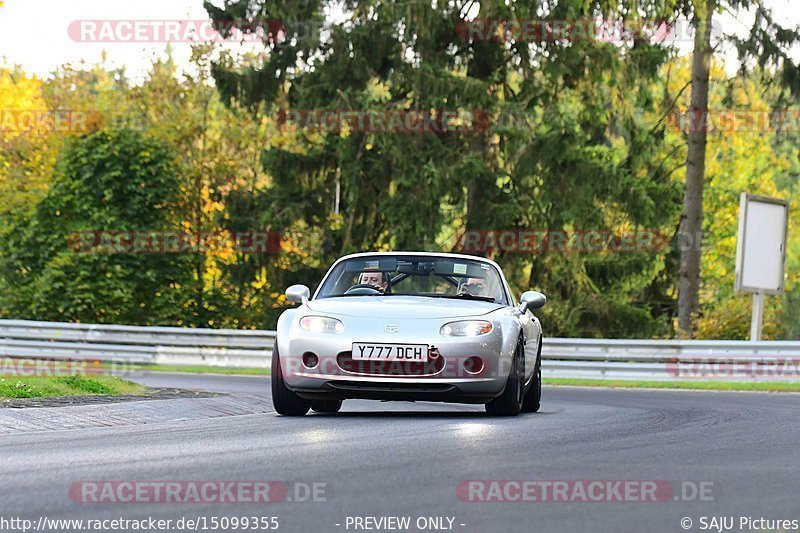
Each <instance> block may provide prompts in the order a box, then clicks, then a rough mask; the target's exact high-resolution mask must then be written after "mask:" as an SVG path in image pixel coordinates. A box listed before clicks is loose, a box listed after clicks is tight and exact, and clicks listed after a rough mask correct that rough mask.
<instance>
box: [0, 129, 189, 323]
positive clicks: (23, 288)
mask: <svg viewBox="0 0 800 533" xmlns="http://www.w3.org/2000/svg"><path fill="white" fill-rule="evenodd" d="M179 186H180V182H179V177H178V175H177V169H176V166H175V162H174V154H173V153H171V152H170V151H169V149H167V148H166V147H164V145H163V144H161V143H159V142H156V141H154V140H152V139H147V138H145V137H143V136H142V135H141V134H139V133H137V132H135V131H131V130H127V129H121V130H115V131H111V132H107V131H100V132H96V133H93V134H88V135H85V136H80V137H76V138H74V139H72V140H71V141H70V142H69V144H68V147H67V148H66V150H65V151H64V153H63V154H62V158H61V160H60V161H59V164H58V166H57V168H56V177H55V178H54V180H53V183H52V185H51V186H50V188H49V190H48V192H47V194H46V195H45V196H44V198H43V199H42V200H41V202H39V203H38V205H36V208H35V210H34V212H33V214H32V216H31V217H30V218H29V219H28V218H26V217H22V216H21V217H20V218H19V219H18V220H16V221H15V223H14V226H13V228H12V231H10V232H9V234H8V236H7V239H6V240H5V241H4V242H3V243H2V246H3V254H2V264H1V265H0V266H1V267H2V273H3V276H2V282H3V285H4V287H3V290H2V291H0V294H2V297H3V301H2V307H3V308H5V309H7V310H8V313H10V314H11V315H12V316H22V317H25V318H29V319H35V320H63V321H77V322H101V323H117V324H143V325H150V324H158V323H160V322H162V321H167V322H170V323H180V321H181V315H182V312H183V309H184V307H185V299H186V295H185V292H184V291H182V290H181V286H182V285H184V284H186V283H187V282H188V281H189V280H190V279H191V269H190V264H189V263H188V262H187V261H186V260H185V258H184V257H182V256H168V255H163V254H142V253H131V252H130V251H126V250H125V249H123V251H122V252H121V253H120V252H119V249H117V248H110V249H109V248H105V249H103V248H100V247H95V245H96V244H110V243H104V242H103V240H102V239H103V237H102V236H105V235H108V233H107V232H110V231H120V232H132V231H137V230H138V231H146V232H159V231H175V230H177V229H178V221H177V220H176V217H175V199H176V198H178V197H179ZM94 232H103V233H101V234H100V235H101V237H100V240H99V241H98V242H94V241H93V239H91V238H87V237H86V236H87V235H92V234H93V233H94ZM81 242H83V243H88V244H80V243H81ZM111 246H114V245H113V244H111Z"/></svg>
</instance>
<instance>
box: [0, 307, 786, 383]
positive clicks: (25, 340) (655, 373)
mask: <svg viewBox="0 0 800 533" xmlns="http://www.w3.org/2000/svg"><path fill="white" fill-rule="evenodd" d="M274 340H275V332H274V331H256V330H233V329H191V328H174V327H140V326H118V325H100V324H72V323H63V322H35V321H27V320H0V357H14V358H43V359H92V360H100V361H118V362H120V361H122V362H126V363H145V364H164V365H203V366H219V367H234V368H237V367H238V368H243V367H251V368H267V367H269V365H270V362H271V355H272V343H273V341H274ZM542 357H543V359H544V361H545V364H544V365H543V373H544V376H545V377H564V378H589V379H647V380H676V379H695V380H697V379H709V380H719V379H727V380H736V381H774V380H788V381H800V341H763V342H748V341H678V340H622V339H565V338H545V340H544V344H543V348H542Z"/></svg>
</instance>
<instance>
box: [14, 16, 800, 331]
mask: <svg viewBox="0 0 800 533" xmlns="http://www.w3.org/2000/svg"><path fill="white" fill-rule="evenodd" d="M281 4H283V3H282V2H275V3H274V4H273V3H271V2H266V1H262V2H253V1H249V2H244V1H240V2H233V1H231V2H225V7H224V9H223V8H220V7H215V6H214V5H212V4H208V6H207V8H208V11H209V15H210V17H212V18H213V19H214V20H216V21H222V22H227V25H226V26H225V27H227V28H232V27H234V26H238V27H239V28H242V29H243V31H256V30H260V31H264V28H267V31H266V32H265V34H264V36H263V40H264V47H263V51H262V52H259V53H237V52H236V51H235V50H230V49H228V48H225V49H221V48H219V47H217V46H215V45H212V44H197V45H195V46H194V47H193V53H192V60H191V65H190V66H189V68H179V67H178V66H177V65H176V64H175V63H174V61H173V60H172V59H171V57H170V56H169V51H168V52H167V57H166V58H165V59H162V60H158V61H155V62H154V63H153V65H152V68H151V70H150V72H149V74H148V76H147V77H146V79H143V80H138V79H137V80H131V79H130V78H129V76H128V74H127V73H126V72H125V71H124V70H120V69H113V68H110V67H108V66H107V65H106V64H104V63H102V62H101V63H98V64H95V65H66V66H64V67H63V68H61V69H59V70H58V71H56V72H53V73H52V75H51V76H49V77H48V78H47V79H41V78H38V77H36V76H32V75H30V74H28V73H26V72H25V71H24V69H22V68H20V67H17V66H14V65H5V66H4V67H2V68H0V112H2V114H3V116H2V123H1V124H0V316H2V317H3V318H17V319H34V320H54V321H79V322H98V323H121V324H140V325H179V326H188V327H233V328H267V329H271V328H274V326H275V322H276V319H277V316H278V314H279V313H280V311H281V310H282V309H284V308H285V307H286V306H287V305H288V304H287V302H286V300H285V298H284V296H283V290H284V289H285V288H286V287H287V286H288V285H290V284H293V283H305V284H307V285H309V286H311V287H314V286H316V284H317V283H318V282H319V280H320V278H321V276H322V275H323V274H324V272H325V270H326V269H327V267H328V266H329V264H330V263H331V262H332V261H333V260H335V259H336V258H337V257H339V256H341V255H342V254H346V253H351V252H358V251H369V250H441V251H459V250H463V251H469V252H474V253H479V254H481V255H486V256H488V257H491V258H492V259H494V260H496V261H497V262H498V263H500V264H501V266H503V268H504V269H505V272H506V275H507V276H508V277H509V282H510V283H511V285H512V287H513V289H514V290H515V291H517V294H519V292H520V291H523V290H527V289H535V290H540V291H542V292H544V293H545V294H547V296H548V299H549V304H548V306H546V307H545V308H544V309H543V310H542V312H541V317H542V322H543V325H544V328H545V331H546V332H547V334H548V335H550V336H575V337H621V338H625V337H630V338H650V337H659V338H660V337H672V336H675V335H677V334H678V298H679V294H678V292H679V272H680V269H681V266H680V264H681V255H682V252H685V250H686V249H687V248H691V247H696V248H695V249H697V250H700V251H701V255H700V278H699V279H700V281H699V288H698V290H697V299H698V303H697V312H696V313H695V314H694V315H693V328H694V333H693V334H694V336H696V337H698V338H732V339H740V338H746V337H747V334H748V331H749V315H750V304H751V297H750V295H748V294H742V293H735V292H734V289H733V285H734V262H735V254H736V237H737V224H738V209H739V195H740V193H741V192H742V191H746V192H750V193H753V194H760V195H764V196H774V197H781V198H786V199H789V200H790V201H791V202H792V211H791V217H792V219H791V221H790V230H789V236H790V245H789V248H788V259H787V276H788V278H787V282H786V287H787V294H786V295H785V296H783V297H768V299H767V305H766V311H765V323H764V324H765V325H764V337H765V338H766V339H777V338H794V339H796V338H800V270H799V269H798V267H800V239H798V238H797V236H796V235H795V232H794V229H795V228H797V227H798V226H797V223H798V222H799V221H800V218H798V217H800V212H798V209H797V203H796V199H797V198H798V195H800V152H799V149H800V106H798V105H797V99H796V98H797V97H796V93H797V90H796V85H797V84H798V83H800V81H799V80H800V75H799V74H798V72H797V70H796V67H795V66H794V65H793V64H791V62H790V61H789V60H788V59H787V57H786V56H784V55H782V52H780V50H783V49H786V48H787V47H789V46H790V45H792V43H793V42H794V41H793V40H792V39H793V38H794V37H793V34H791V32H789V33H781V32H775V31H770V28H773V26H774V23H773V21H772V19H771V14H770V13H769V12H768V11H758V13H757V16H756V23H755V24H754V26H753V28H752V30H751V32H750V35H749V36H748V37H745V38H741V39H738V40H737V39H734V38H731V39H729V40H728V41H726V40H725V36H724V35H718V36H715V37H714V38H715V39H716V40H717V41H718V42H719V43H721V44H720V46H721V48H720V49H724V46H722V45H724V44H725V43H726V42H727V43H728V44H727V46H728V48H729V49H730V50H734V51H736V52H738V54H734V55H735V57H737V58H738V59H737V61H738V63H737V65H736V66H737V67H738V69H736V72H733V71H732V70H731V69H730V66H729V64H727V63H726V61H727V62H728V63H729V62H730V61H731V59H725V58H723V57H722V56H721V54H718V53H716V50H715V53H714V54H711V53H709V54H708V57H707V59H708V65H707V66H708V70H709V73H708V80H709V81H708V94H707V96H708V104H707V108H708V113H704V114H703V115H702V116H700V117H698V116H697V115H696V114H692V113H690V112H689V110H690V109H692V107H693V105H692V101H693V99H694V98H695V96H696V92H695V94H693V90H694V91H696V90H697V87H696V86H695V87H693V84H692V80H693V72H695V73H696V71H697V66H696V65H693V55H695V56H696V54H697V43H694V44H695V54H692V53H681V52H680V50H679V47H677V46H676V45H675V43H674V42H670V41H666V42H665V41H659V40H658V39H655V38H653V36H652V35H649V34H646V32H645V29H646V28H647V27H648V24H645V23H643V21H644V22H646V21H667V22H666V24H673V23H674V21H676V20H679V19H680V20H684V19H685V20H694V21H697V20H708V19H707V18H704V17H707V13H708V12H709V10H712V11H713V10H714V9H716V8H719V9H722V7H726V8H730V9H736V8H742V9H744V8H748V7H751V6H749V5H748V2H730V3H729V4H730V5H728V6H716V5H715V4H713V3H712V4H710V6H709V4H707V3H705V2H694V3H691V2H651V3H647V2H645V3H642V2H638V3H636V5H637V8H636V9H630V8H629V7H627V2H621V3H617V2H613V3H609V2H604V1H591V2H590V1H575V0H572V1H566V0H562V1H556V0H552V1H550V2H516V3H513V4H506V3H503V2H497V3H492V2H487V3H481V7H480V11H479V12H476V11H475V9H473V7H474V5H476V4H474V3H472V2H463V3H458V2H456V3H438V2H433V3H430V2H428V3H414V2H410V3H409V2H378V1H367V2H358V3H351V2H345V3H344V4H343V8H342V9H343V17H344V20H345V21H344V22H343V23H336V24H326V20H327V19H326V16H328V15H326V13H327V11H326V8H327V7H328V6H327V4H326V3H324V2H315V1H312V0H309V1H307V2H298V3H297V4H296V5H295V6H294V7H292V8H288V7H286V6H285V5H281ZM495 4H496V5H495ZM752 4H756V2H752ZM757 9H759V8H757ZM598 18H606V19H610V20H615V21H622V23H623V27H624V28H626V31H631V30H630V28H639V31H641V32H642V33H637V32H636V31H633V32H632V33H626V34H624V35H622V36H620V37H618V38H611V39H598V38H595V37H594V36H593V35H588V36H587V35H586V34H585V33H584V34H581V36H579V37H575V35H573V36H567V37H564V36H563V35H561V36H553V35H547V36H543V35H542V34H541V31H540V32H538V34H537V35H534V37H535V38H532V39H530V40H525V39H522V38H521V37H520V34H519V33H518V32H515V31H512V30H511V29H509V28H512V27H513V28H519V24H516V25H515V24H509V23H508V21H520V20H534V19H537V20H541V19H548V20H561V21H575V20H592V21H594V20H596V19H598ZM708 18H710V17H708ZM261 19H263V20H266V19H269V20H270V21H273V20H277V19H280V20H284V21H287V23H286V24H282V25H275V24H273V23H270V24H267V25H263V26H261V27H260V28H258V26H259V25H258V24H257V22H258V20H261ZM292 21H316V22H317V24H305V25H301V24H292V23H290V22H292ZM476 21H477V22H476ZM497 21H501V22H500V23H498V22H497ZM503 21H504V22H503ZM311 27H313V28H318V29H319V31H308V28H311ZM651 29H653V28H651ZM655 31H656V32H658V31H663V28H662V27H661V26H660V25H655ZM689 45H690V48H691V45H692V42H690V43H689ZM420 124H421V125H420ZM698 129H702V130H703V131H704V132H705V133H706V135H704V136H703V137H704V142H706V143H707V144H706V147H705V156H704V158H705V159H704V162H705V168H704V171H703V172H704V173H703V183H704V191H703V195H702V210H703V212H704V214H705V216H704V217H703V218H702V229H701V231H700V232H698V233H697V234H694V233H689V234H687V232H686V231H682V230H681V226H682V222H681V221H682V213H683V212H684V207H685V195H684V183H685V180H686V179H687V155H688V154H687V150H688V147H689V146H691V143H690V142H688V140H689V138H690V137H691V135H692V133H693V132H696V131H697V130H698ZM504 232H505V233H506V234H507V235H506V236H511V237H509V238H513V239H516V240H515V241H514V243H512V244H509V242H511V241H509V239H505V240H502V242H501V240H498V238H499V237H500V236H501V235H502V234H503V233H504ZM542 234H544V235H549V236H550V237H549V238H545V239H544V242H546V243H547V244H546V245H543V241H542V239H541V238H540V239H539V241H538V246H536V245H535V246H532V247H531V246H525V247H523V246H519V239H520V237H521V236H524V235H528V236H529V235H540V236H541V235H542ZM590 234H591V236H592V237H593V239H592V240H591V241H590V240H589V239H588V238H586V237H587V235H590ZM598 235H599V237H598V238H596V239H595V238H594V237H596V236H598ZM148 236H149V237H148ZM553 236H557V240H554V239H553ZM631 236H633V239H634V244H633V245H631V246H628V245H626V243H629V239H630V238H631ZM642 236H646V238H647V241H646V242H645V243H644V244H642V245H637V244H636V242H637V241H636V239H637V238H640V237H642ZM473 237H476V238H475V239H473ZM265 238H266V239H267V240H268V241H269V243H270V245H269V246H264V247H259V246H253V242H249V246H248V245H243V242H242V239H244V240H250V241H252V240H253V239H255V240H259V239H265ZM136 239H140V240H144V241H145V242H132V241H133V240H136ZM148 239H149V240H148ZM176 239H177V240H176ZM198 239H199V240H198ZM276 239H277V241H276ZM466 239H469V240H470V241H469V242H470V243H472V245H475V246H476V248H475V250H469V249H467V248H468V247H467V246H465V242H466ZM513 239H512V240H513ZM165 240H168V241H170V243H171V244H169V243H165ZM193 240H194V241H197V242H194V244H198V242H199V245H198V246H193V245H192V244H191V242H192V241H193ZM211 241H213V242H211ZM640 244H641V243H640Z"/></svg>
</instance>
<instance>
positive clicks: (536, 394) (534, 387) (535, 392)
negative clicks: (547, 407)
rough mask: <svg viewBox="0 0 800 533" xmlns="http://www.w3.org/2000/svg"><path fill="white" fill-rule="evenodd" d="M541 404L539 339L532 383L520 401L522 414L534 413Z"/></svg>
mask: <svg viewBox="0 0 800 533" xmlns="http://www.w3.org/2000/svg"><path fill="white" fill-rule="evenodd" d="M541 404H542V339H541V338H540V339H539V349H538V350H537V352H536V368H535V369H534V371H533V383H531V388H530V389H528V393H527V394H526V395H525V399H524V400H523V401H522V412H523V413H536V412H538V411H539V407H541Z"/></svg>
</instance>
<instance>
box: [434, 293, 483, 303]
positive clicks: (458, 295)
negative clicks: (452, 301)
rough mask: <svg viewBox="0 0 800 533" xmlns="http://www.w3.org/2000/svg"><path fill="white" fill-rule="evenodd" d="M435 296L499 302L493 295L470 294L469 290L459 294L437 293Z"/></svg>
mask: <svg viewBox="0 0 800 533" xmlns="http://www.w3.org/2000/svg"><path fill="white" fill-rule="evenodd" d="M434 298H456V299H459V298H461V299H464V300H480V301H482V302H492V303H497V302H496V301H495V299H494V298H492V297H491V296H476V295H474V294H469V293H468V292H462V293H459V294H437V295H435V296H434Z"/></svg>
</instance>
